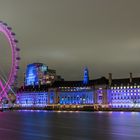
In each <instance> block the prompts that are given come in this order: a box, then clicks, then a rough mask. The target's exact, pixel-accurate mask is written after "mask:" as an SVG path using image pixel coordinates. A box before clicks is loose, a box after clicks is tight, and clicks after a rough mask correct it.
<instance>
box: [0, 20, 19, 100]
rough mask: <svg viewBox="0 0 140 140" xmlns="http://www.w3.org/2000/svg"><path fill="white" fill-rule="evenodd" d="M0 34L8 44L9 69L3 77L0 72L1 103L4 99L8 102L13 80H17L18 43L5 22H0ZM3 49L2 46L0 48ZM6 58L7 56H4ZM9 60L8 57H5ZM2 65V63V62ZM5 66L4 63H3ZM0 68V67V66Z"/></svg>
mask: <svg viewBox="0 0 140 140" xmlns="http://www.w3.org/2000/svg"><path fill="white" fill-rule="evenodd" d="M0 33H2V34H3V35H4V38H5V39H6V41H7V42H8V48H9V49H10V53H11V55H10V57H11V58H10V62H11V64H10V68H9V72H8V74H7V75H6V78H5V76H4V75H3V74H2V72H1V71H0V101H2V99H3V98H6V99H7V100H8V101H9V97H8V94H9V92H13V89H12V87H13V85H14V83H15V80H16V79H17V71H18V69H19V61H20V57H19V51H20V49H19V47H18V41H17V39H16V37H15V33H14V32H13V31H12V28H11V27H9V26H8V24H6V23H5V22H2V21H0ZM0 47H4V46H0ZM5 57H7V56H5ZM7 59H9V57H7ZM3 63H4V62H3ZM4 64H5V65H6V63H4ZM0 68H1V66H0Z"/></svg>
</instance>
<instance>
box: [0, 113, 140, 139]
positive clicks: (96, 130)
mask: <svg viewBox="0 0 140 140" xmlns="http://www.w3.org/2000/svg"><path fill="white" fill-rule="evenodd" d="M0 140H140V113H134V112H133V113H131V112H129V113H123V112H113V113H111V112H110V113H109V112H107V113H103V112H98V113H97V112H92V113H88V112H43V111H40V112H37V111H36V112H33V111H21V112H20V111H18V112H16V111H15V112H14V111H13V112H0Z"/></svg>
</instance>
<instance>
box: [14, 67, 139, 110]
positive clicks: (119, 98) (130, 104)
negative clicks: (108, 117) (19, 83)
mask: <svg viewBox="0 0 140 140" xmlns="http://www.w3.org/2000/svg"><path fill="white" fill-rule="evenodd" d="M29 67H30V71H28V70H27V73H29V74H27V75H28V76H27V77H30V78H27V85H26V86H24V87H21V88H20V89H19V91H18V93H17V101H16V103H17V105H18V106H20V107H46V106H50V105H53V106H54V105H55V106H59V107H75V106H76V107H77V106H80V107H84V106H88V105H90V106H93V107H94V108H95V109H101V108H107V109H116V108H121V109H127V108H128V109H129V108H140V78H132V73H130V77H129V78H123V79H112V74H111V73H109V77H108V78H105V77H101V78H98V79H94V80H89V73H88V69H87V68H85V70H84V74H83V76H84V78H83V81H55V82H53V83H52V84H51V85H47V84H46V85H39V84H36V83H38V78H36V77H37V76H36V70H35V69H34V67H33V66H32V65H29ZM28 83H29V85H28Z"/></svg>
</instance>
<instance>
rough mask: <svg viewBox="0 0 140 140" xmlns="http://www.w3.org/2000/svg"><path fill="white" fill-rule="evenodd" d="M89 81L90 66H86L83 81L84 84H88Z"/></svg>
mask: <svg viewBox="0 0 140 140" xmlns="http://www.w3.org/2000/svg"><path fill="white" fill-rule="evenodd" d="M88 82H89V73H88V68H87V67H85V69H84V79H83V83H84V84H88Z"/></svg>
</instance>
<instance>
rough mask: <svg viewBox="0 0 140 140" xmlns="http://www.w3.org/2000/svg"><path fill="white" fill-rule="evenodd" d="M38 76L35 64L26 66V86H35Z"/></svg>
mask: <svg viewBox="0 0 140 140" xmlns="http://www.w3.org/2000/svg"><path fill="white" fill-rule="evenodd" d="M38 82H39V81H38V74H37V67H36V65H35V64H30V65H28V66H27V70H26V83H25V84H26V85H27V86H28V85H37V84H38Z"/></svg>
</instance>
